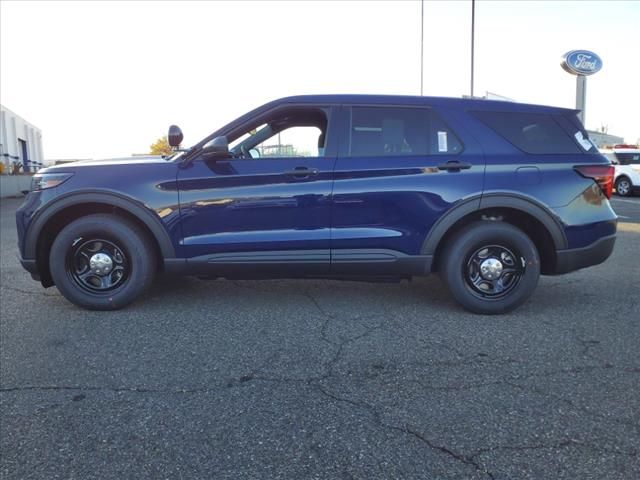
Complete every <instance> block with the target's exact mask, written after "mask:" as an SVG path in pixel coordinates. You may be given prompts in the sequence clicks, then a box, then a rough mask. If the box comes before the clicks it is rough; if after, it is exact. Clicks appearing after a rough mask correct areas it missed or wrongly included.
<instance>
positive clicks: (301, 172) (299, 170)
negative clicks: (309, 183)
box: [284, 167, 318, 178]
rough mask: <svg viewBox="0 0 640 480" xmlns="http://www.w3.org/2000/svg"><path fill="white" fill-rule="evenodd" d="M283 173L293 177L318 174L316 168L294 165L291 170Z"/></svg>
mask: <svg viewBox="0 0 640 480" xmlns="http://www.w3.org/2000/svg"><path fill="white" fill-rule="evenodd" d="M284 174H285V175H290V176H292V177H295V178H307V177H309V176H311V175H318V169H317V168H307V167H296V168H294V169H293V170H288V171H286V172H284Z"/></svg>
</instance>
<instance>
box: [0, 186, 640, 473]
mask: <svg viewBox="0 0 640 480" xmlns="http://www.w3.org/2000/svg"><path fill="white" fill-rule="evenodd" d="M18 205H19V200H15V199H10V200H6V201H5V200H3V201H2V203H1V225H0V229H1V230H0V240H1V254H0V260H1V279H0V280H1V282H0V286H1V297H0V298H1V310H0V313H1V323H0V335H1V336H0V381H1V382H0V383H1V385H0V449H1V451H0V477H2V478H3V479H7V480H8V479H28V478H34V479H35V478H37V479H54V478H65V479H67V478H79V479H92V478H101V479H102V478H114V479H115V478H117V479H120V478H136V479H137V478H169V479H175V478H216V479H217V478H229V479H240V478H242V479H244V478H251V479H267V478H282V479H315V478H318V479H336V478H345V479H350V478H358V479H376V478H384V479H389V478H426V479H461V478H464V479H475V478H477V479H529V478H531V479H534V478H535V479H637V478H640V458H639V456H638V455H639V451H640V354H639V352H640V321H639V320H640V314H639V313H638V311H639V310H640V302H639V301H638V300H639V292H640V198H634V199H618V198H616V199H614V200H613V206H614V209H615V210H616V212H617V213H618V214H619V215H620V217H621V218H620V222H621V223H620V225H619V232H620V233H619V238H618V241H617V244H616V249H615V252H614V254H613V256H612V257H611V258H610V259H609V260H608V261H607V262H606V263H605V264H603V265H600V266H597V267H593V268H590V269H587V270H583V271H579V272H575V273H572V274H569V275H566V276H560V277H543V278H542V279H541V282H540V284H539V286H538V289H537V291H536V293H535V294H534V295H533V297H532V298H531V300H530V301H529V302H528V303H526V304H525V305H524V306H523V307H521V308H520V309H519V310H517V311H516V312H514V313H512V314H509V315H504V316H497V317H483V316H477V315H472V314H468V313H466V312H464V311H463V310H461V309H460V308H459V307H458V306H457V305H456V304H454V302H453V301H452V300H451V298H450V297H449V295H448V294H447V293H446V292H445V290H444V289H443V287H442V286H441V284H440V282H439V281H438V279H437V278H436V277H432V278H426V279H420V280H417V281H413V282H411V283H408V282H403V283H400V284H367V283H351V282H338V281H280V280H278V281H262V282H257V281H242V282H232V281H201V280H197V279H191V278H186V279H179V280H178V281H176V280H172V279H168V278H162V279H160V280H159V281H158V282H157V284H156V286H155V287H154V288H153V289H152V290H151V291H150V292H149V293H148V294H147V295H146V296H145V297H144V298H143V299H142V300H141V301H138V302H137V303H135V304H134V305H132V306H131V307H129V308H127V309H126V310H123V311H119V312H109V313H104V312H87V311H84V310H80V309H78V308H76V307H74V306H73V305H71V304H70V303H68V302H67V301H65V300H64V299H63V298H62V297H61V296H60V295H59V294H58V292H57V290H56V289H55V288H50V289H46V290H45V289H43V288H42V287H41V286H40V285H39V284H38V283H36V282H33V281H32V280H31V279H30V277H29V275H28V274H27V273H26V272H25V271H23V270H22V268H21V267H20V265H19V263H18V261H17V258H16V255H17V247H16V233H15V227H14V219H13V213H14V211H15V209H16V208H17V206H18Z"/></svg>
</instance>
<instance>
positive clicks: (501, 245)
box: [436, 221, 540, 314]
mask: <svg viewBox="0 0 640 480" xmlns="http://www.w3.org/2000/svg"><path fill="white" fill-rule="evenodd" d="M436 261H437V262H439V263H438V265H439V270H440V275H441V277H442V279H443V281H444V283H445V284H446V285H447V287H448V288H449V291H450V292H451V294H452V295H453V296H454V298H455V299H456V300H457V301H458V303H460V304H461V305H462V306H463V307H464V308H466V309H467V310H469V311H471V312H474V313H482V314H499V313H505V312H508V311H511V310H513V309H515V308H517V307H518V306H519V305H521V304H522V303H524V302H525V301H526V300H527V298H529V296H530V295H531V293H533V290H534V289H535V287H536V285H537V284H538V279H539V277H540V258H539V255H538V250H537V249H536V247H535V245H534V244H533V242H532V241H531V239H530V238H529V237H528V236H527V235H526V234H525V233H524V232H523V231H522V230H520V229H518V228H516V227H514V226H513V225H510V224H508V223H505V222H499V221H476V222H473V223H471V224H469V225H467V226H466V227H465V228H463V229H462V230H460V231H459V232H458V233H457V234H456V235H455V236H454V237H453V238H451V240H450V241H449V242H448V244H447V247H446V248H445V249H444V251H443V252H442V254H441V256H440V257H439V258H437V259H436Z"/></svg>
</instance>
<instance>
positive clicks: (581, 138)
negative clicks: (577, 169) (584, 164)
mask: <svg viewBox="0 0 640 480" xmlns="http://www.w3.org/2000/svg"><path fill="white" fill-rule="evenodd" d="M574 137H576V140H577V141H578V143H579V144H580V146H581V147H582V148H584V150H585V151H589V150H591V148H592V147H593V143H591V140H589V139H588V138H584V135H582V132H581V131H577V132H576V134H575V135H574Z"/></svg>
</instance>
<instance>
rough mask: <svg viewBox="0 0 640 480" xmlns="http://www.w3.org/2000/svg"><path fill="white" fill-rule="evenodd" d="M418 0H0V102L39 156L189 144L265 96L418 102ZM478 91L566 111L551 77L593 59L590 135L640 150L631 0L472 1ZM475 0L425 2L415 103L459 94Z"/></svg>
mask: <svg viewBox="0 0 640 480" xmlns="http://www.w3.org/2000/svg"><path fill="white" fill-rule="evenodd" d="M420 9H421V4H420V1H417V0H413V1H408V0H407V1H390V2H384V1H355V2H347V1H342V2H338V1H319V2H313V1H299V2H293V1H284V2H275V1H273V2H271V1H259V2H250V1H239V2H222V1H220V2H218V1H216V2H204V1H196V2H186V1H181V2H172V1H162V2H154V1H141V2H117V1H109V2H98V1H91V2H56V1H46V2H35V1H33V2H32V1H7V0H2V2H0V103H2V104H3V105H4V106H5V107H7V108H9V109H11V110H13V111H14V112H15V113H17V114H18V115H20V116H22V117H23V118H25V119H26V120H27V121H29V122H31V123H32V124H34V125H36V126H37V127H39V128H40V129H41V130H42V134H43V148H44V153H45V159H49V160H52V159H72V158H73V159H78V158H107V157H118V156H126V155H131V154H134V153H146V152H148V151H149V145H150V144H151V143H152V142H153V141H155V140H156V139H157V138H158V137H160V136H162V135H165V134H166V131H167V129H168V126H169V125H170V124H177V125H180V127H181V128H182V130H183V132H184V135H185V141H184V145H191V144H194V143H196V142H197V141H199V140H200V139H201V138H203V137H205V136H206V135H208V134H209V133H211V132H212V131H214V130H216V129H217V128H219V127H221V126H223V125H224V124H226V123H227V122H229V121H231V120H233V119H234V118H236V117H237V116H239V115H241V114H243V113H245V112H246V111H248V110H251V109H253V108H255V107H257V106H259V105H261V104H263V103H266V102H268V101H270V100H273V99H276V98H279V97H283V96H288V95H297V94H310V93H377V94H401V95H419V94H420ZM475 31H476V36H475V38H476V43H475V88H474V93H475V94H476V95H484V94H485V93H486V92H487V91H489V92H492V93H495V94H499V95H502V96H505V97H508V98H511V99H514V100H516V101H519V102H526V103H537V104H546V105H556V106H562V107H569V108H573V107H574V106H575V83H576V78H575V77H574V76H572V75H570V74H568V73H566V72H565V71H564V70H562V69H561V67H560V58H561V56H562V55H563V54H564V53H565V52H567V51H569V50H574V49H586V50H592V51H594V52H596V53H597V54H598V55H599V56H600V57H601V58H602V60H603V65H604V66H603V68H602V70H601V71H600V72H598V73H596V74H595V75H593V76H590V77H588V80H587V107H586V126H587V128H589V129H599V128H600V127H601V126H603V125H605V126H607V127H608V131H609V133H612V134H614V135H620V136H623V137H625V140H626V141H627V142H636V141H637V140H638V139H640V116H639V114H638V112H640V92H639V89H638V85H640V61H638V53H639V52H640V37H638V32H639V31H640V1H638V0H635V1H633V0H630V1H619V2H616V1H611V0H608V1H607V0H605V1H567V2H564V1H552V0H548V1H506V0H503V1H488V0H487V1H483V0H477V1H476V14H475ZM470 41H471V1H470V0H458V1H443V2H437V1H428V0H427V1H425V3H424V57H423V58H424V83H423V89H424V94H425V95H430V96H450V97H460V96H462V95H468V94H469V93H470V70H471V69H470V58H471V54H470V50H471V49H470V43H471V42H470Z"/></svg>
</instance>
